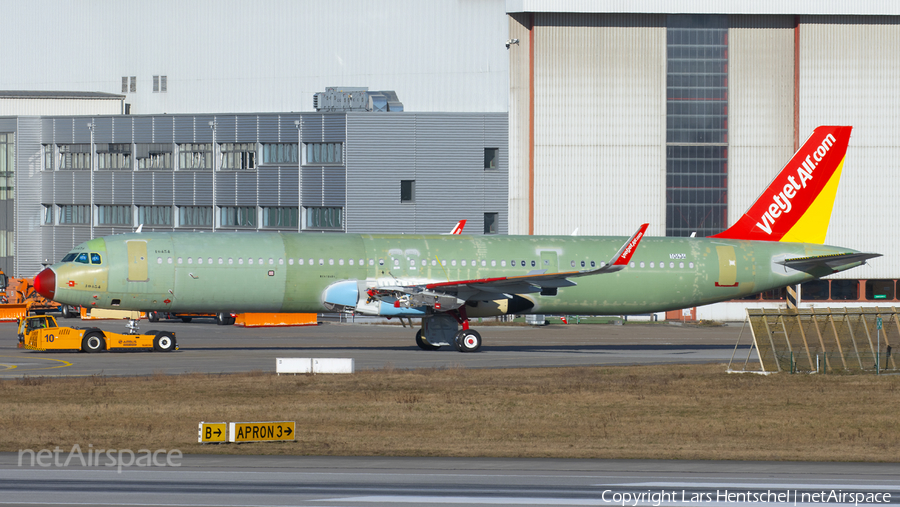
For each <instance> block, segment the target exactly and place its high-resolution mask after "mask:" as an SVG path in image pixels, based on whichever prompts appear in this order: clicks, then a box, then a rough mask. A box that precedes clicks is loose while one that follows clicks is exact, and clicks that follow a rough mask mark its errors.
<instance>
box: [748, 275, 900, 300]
mask: <svg viewBox="0 0 900 507" xmlns="http://www.w3.org/2000/svg"><path fill="white" fill-rule="evenodd" d="M786 298H787V289H785V288H783V287H782V288H780V289H773V290H769V291H765V292H761V293H759V294H753V295H752V296H747V297H745V298H742V299H741V301H755V300H763V301H784V300H785V299H786ZM898 299H900V280H893V279H874V280H813V281H811V282H806V283H803V284H800V301H801V302H803V301H817V302H821V301H896V300H898Z"/></svg>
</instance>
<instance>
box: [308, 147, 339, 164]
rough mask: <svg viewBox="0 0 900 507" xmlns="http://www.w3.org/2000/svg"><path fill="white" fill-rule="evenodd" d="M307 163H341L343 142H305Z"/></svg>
mask: <svg viewBox="0 0 900 507" xmlns="http://www.w3.org/2000/svg"><path fill="white" fill-rule="evenodd" d="M303 146H304V151H305V153H304V154H305V158H304V163H305V164H341V163H342V161H343V156H342V155H343V153H342V152H343V149H344V148H343V146H344V145H343V143H305V144H304V145H303Z"/></svg>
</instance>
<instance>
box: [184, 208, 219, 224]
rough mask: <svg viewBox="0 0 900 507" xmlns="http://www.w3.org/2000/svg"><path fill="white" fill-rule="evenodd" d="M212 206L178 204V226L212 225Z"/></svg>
mask: <svg viewBox="0 0 900 507" xmlns="http://www.w3.org/2000/svg"><path fill="white" fill-rule="evenodd" d="M212 223H213V209H212V206H179V207H178V226H179V227H212Z"/></svg>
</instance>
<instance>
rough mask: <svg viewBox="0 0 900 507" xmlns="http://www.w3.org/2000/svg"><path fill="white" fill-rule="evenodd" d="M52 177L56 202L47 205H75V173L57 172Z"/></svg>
mask: <svg viewBox="0 0 900 507" xmlns="http://www.w3.org/2000/svg"><path fill="white" fill-rule="evenodd" d="M50 176H51V178H52V181H53V199H54V200H53V201H50V202H48V203H47V204H50V203H51V202H52V203H56V204H75V184H74V181H75V171H57V172H55V173H52V174H51V175H50ZM85 176H87V174H86V175H85ZM22 198H23V197H22V196H20V197H19V199H22Z"/></svg>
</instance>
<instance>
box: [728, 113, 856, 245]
mask: <svg viewBox="0 0 900 507" xmlns="http://www.w3.org/2000/svg"><path fill="white" fill-rule="evenodd" d="M851 130H853V127H835V126H821V127H818V128H816V129H815V130H814V131H813V133H812V135H810V136H809V139H807V140H806V142H805V143H803V146H801V147H800V149H799V150H797V153H795V154H794V157H793V158H791V161H790V162H788V163H787V165H786V166H784V169H782V170H781V173H779V174H778V176H776V177H775V179H774V180H772V183H770V184H769V187H768V188H767V189H766V191H765V192H763V193H762V195H760V196H759V198H758V199H757V200H756V202H755V203H753V206H751V207H750V209H749V210H748V211H747V212H746V213H744V215H743V216H741V218H740V219H739V220H738V221H737V222H735V224H734V225H732V226H731V227H730V228H728V229H727V230H725V231H724V232H721V233H719V234H716V235H714V236H710V237H713V238H726V239H746V240H756V241H791V242H799V243H818V244H822V243H824V242H825V234H826V233H827V232H828V223H829V221H830V220H831V211H832V208H833V206H834V197H835V195H836V194H837V187H838V182H839V181H840V179H841V170H842V169H843V167H844V157H845V155H846V153H847V145H848V144H849V142H850V131H851Z"/></svg>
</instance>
